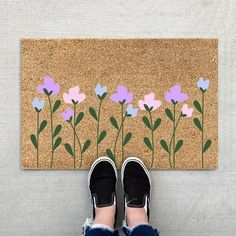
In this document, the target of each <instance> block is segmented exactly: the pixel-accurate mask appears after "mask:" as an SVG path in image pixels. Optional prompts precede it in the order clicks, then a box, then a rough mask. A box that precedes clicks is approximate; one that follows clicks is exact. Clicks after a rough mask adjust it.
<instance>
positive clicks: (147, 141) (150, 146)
mask: <svg viewBox="0 0 236 236" xmlns="http://www.w3.org/2000/svg"><path fill="white" fill-rule="evenodd" d="M143 141H144V143H145V144H146V146H147V147H148V148H149V149H150V150H153V148H152V144H151V141H150V139H149V138H148V137H145V138H144V139H143Z"/></svg>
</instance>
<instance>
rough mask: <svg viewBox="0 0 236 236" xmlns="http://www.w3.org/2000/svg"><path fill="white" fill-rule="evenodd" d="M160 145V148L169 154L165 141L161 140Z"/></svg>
mask: <svg viewBox="0 0 236 236" xmlns="http://www.w3.org/2000/svg"><path fill="white" fill-rule="evenodd" d="M160 144H161V146H162V147H163V149H164V150H165V151H166V152H168V153H170V152H169V148H168V145H167V143H166V141H165V140H164V139H162V140H161V141H160Z"/></svg>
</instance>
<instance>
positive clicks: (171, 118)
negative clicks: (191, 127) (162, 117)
mask: <svg viewBox="0 0 236 236" xmlns="http://www.w3.org/2000/svg"><path fill="white" fill-rule="evenodd" d="M165 113H166V115H167V116H168V117H169V119H170V120H172V121H174V117H173V114H172V112H171V110H170V109H169V108H166V109H165Z"/></svg>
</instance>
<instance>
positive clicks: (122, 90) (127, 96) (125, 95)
mask: <svg viewBox="0 0 236 236" xmlns="http://www.w3.org/2000/svg"><path fill="white" fill-rule="evenodd" d="M116 90H117V93H113V94H112V95H111V96H110V99H111V100H112V101H113V102H117V103H121V104H128V103H131V102H132V100H133V94H132V93H130V92H129V91H128V89H127V88H126V87H125V86H123V85H118V86H117V88H116Z"/></svg>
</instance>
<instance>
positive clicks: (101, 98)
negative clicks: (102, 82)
mask: <svg viewBox="0 0 236 236" xmlns="http://www.w3.org/2000/svg"><path fill="white" fill-rule="evenodd" d="M106 96H107V93H104V94H103V95H102V96H100V95H98V98H99V99H100V100H103V99H104V98H105V97H106Z"/></svg>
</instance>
